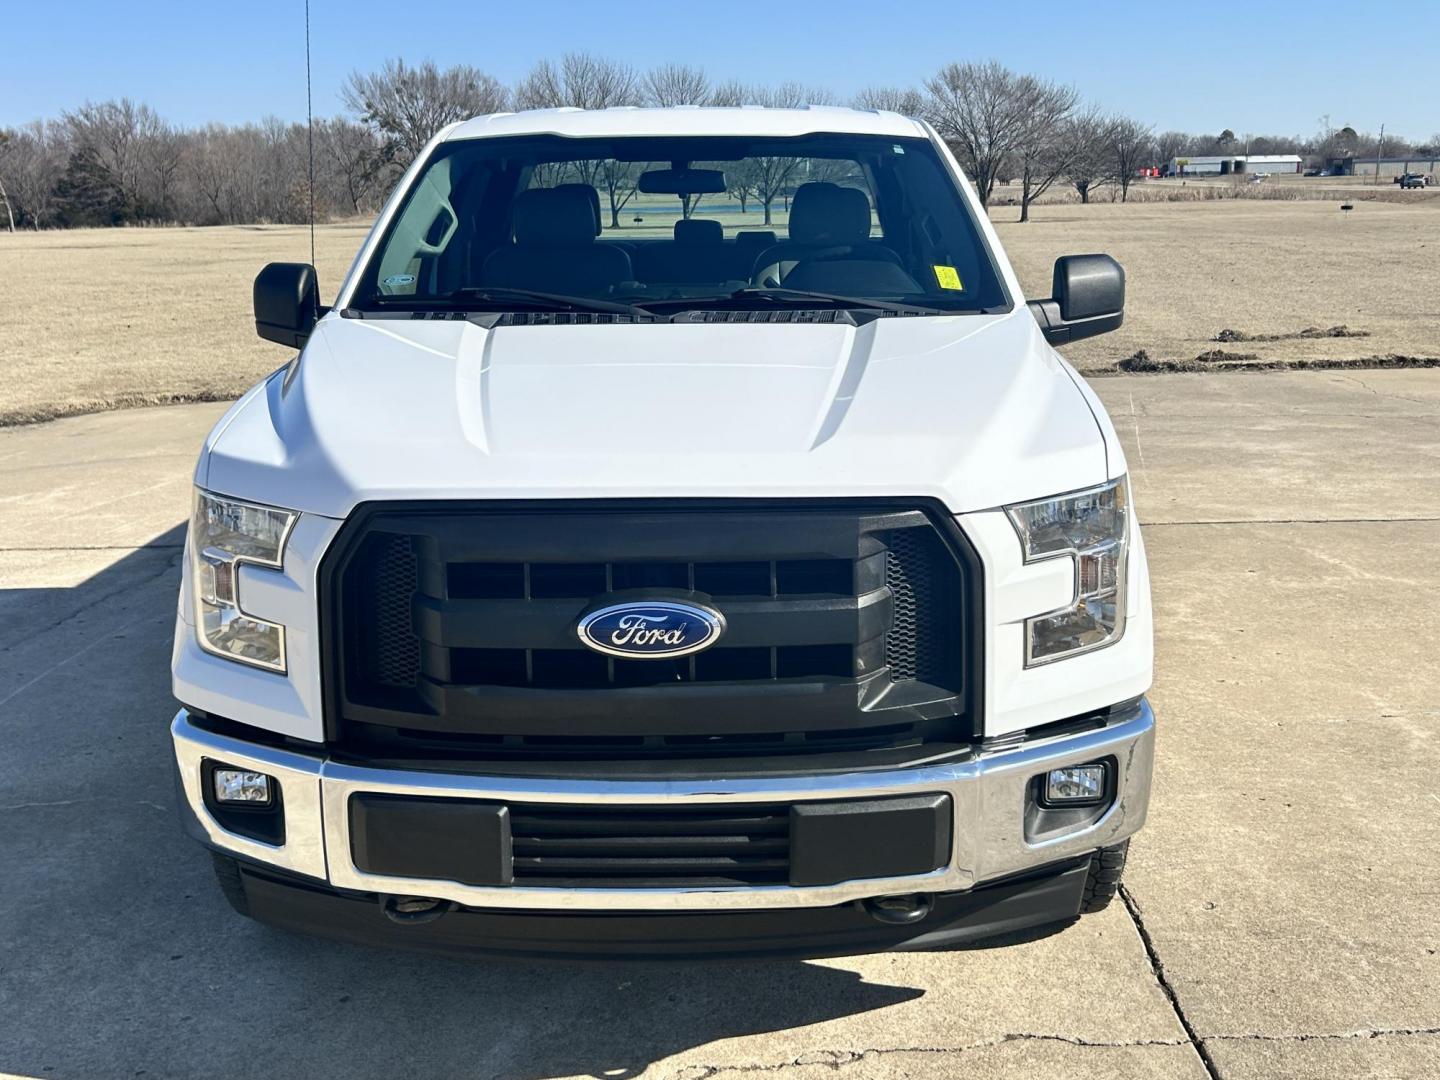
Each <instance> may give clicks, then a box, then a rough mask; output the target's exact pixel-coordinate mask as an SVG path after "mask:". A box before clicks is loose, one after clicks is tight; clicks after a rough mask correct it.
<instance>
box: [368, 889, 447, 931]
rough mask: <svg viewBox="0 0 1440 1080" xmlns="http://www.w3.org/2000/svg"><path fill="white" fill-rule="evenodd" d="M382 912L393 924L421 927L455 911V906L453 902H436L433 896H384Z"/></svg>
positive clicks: (381, 902)
mask: <svg viewBox="0 0 1440 1080" xmlns="http://www.w3.org/2000/svg"><path fill="white" fill-rule="evenodd" d="M380 910H381V911H383V912H385V917H386V918H387V919H389V920H390V921H391V922H393V923H399V924H400V925H401V926H421V925H423V924H425V923H429V922H434V921H435V920H436V919H438V918H440V916H442V915H447V914H449V913H450V912H452V911H454V910H455V904H454V902H453V901H451V900H436V899H435V898H434V897H432V896H382V897H380Z"/></svg>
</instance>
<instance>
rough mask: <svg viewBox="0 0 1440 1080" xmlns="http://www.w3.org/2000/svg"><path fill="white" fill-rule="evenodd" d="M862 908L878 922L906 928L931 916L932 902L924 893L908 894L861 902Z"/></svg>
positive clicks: (880, 897)
mask: <svg viewBox="0 0 1440 1080" xmlns="http://www.w3.org/2000/svg"><path fill="white" fill-rule="evenodd" d="M860 906H861V907H862V908H864V909H865V912H866V913H867V914H868V915H869V916H870V917H871V918H872V919H874V920H875V921H876V922H882V923H889V924H890V925H892V926H905V925H908V924H909V923H917V922H919V921H920V920H921V919H923V918H925V916H926V915H929V914H930V908H931V907H932V901H931V899H930V897H929V896H926V895H925V894H923V893H906V894H905V895H904V896H875V897H871V898H870V899H869V900H863V901H861V904H860Z"/></svg>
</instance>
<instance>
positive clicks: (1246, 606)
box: [0, 371, 1440, 1080]
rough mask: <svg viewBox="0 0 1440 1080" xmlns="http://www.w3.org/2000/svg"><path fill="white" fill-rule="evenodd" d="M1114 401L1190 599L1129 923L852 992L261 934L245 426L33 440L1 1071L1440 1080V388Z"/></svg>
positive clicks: (21, 461) (22, 469)
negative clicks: (218, 579)
mask: <svg viewBox="0 0 1440 1080" xmlns="http://www.w3.org/2000/svg"><path fill="white" fill-rule="evenodd" d="M1096 386H1097V388H1098V390H1099V392H1100V394H1101V396H1102V398H1104V399H1105V401H1106V404H1107V407H1109V409H1110V410H1111V413H1112V416H1113V417H1114V419H1115V423H1116V426H1117V429H1118V430H1119V431H1120V434H1121V436H1122V439H1123V440H1124V441H1125V443H1126V448H1127V454H1128V455H1129V458H1130V463H1131V470H1132V475H1133V477H1134V480H1135V486H1136V495H1137V499H1138V501H1139V506H1140V510H1141V513H1142V516H1143V518H1144V520H1145V522H1146V541H1147V544H1148V547H1149V552H1150V557H1151V562H1152V569H1153V574H1154V589H1155V596H1156V601H1157V625H1158V640H1157V646H1158V662H1159V673H1158V679H1157V686H1156V689H1155V694H1154V701H1155V704H1156V709H1157V713H1158V714H1159V716H1160V718H1161V723H1162V733H1161V739H1160V744H1159V756H1158V766H1157V768H1158V775H1157V788H1156V795H1155V800H1154V804H1153V808H1152V817H1151V823H1150V825H1149V826H1148V827H1147V829H1146V831H1145V832H1144V833H1143V834H1142V835H1141V837H1140V839H1139V840H1137V842H1136V844H1135V846H1134V850H1133V854H1132V862H1131V869H1130V872H1129V874H1128V876H1127V885H1128V891H1129V897H1128V900H1129V903H1128V905H1121V904H1116V905H1114V906H1112V907H1111V908H1110V909H1109V910H1108V911H1106V912H1104V913H1103V914H1101V915H1099V916H1095V917H1093V918H1088V919H1085V920H1083V921H1082V922H1080V923H1079V924H1078V925H1076V926H1074V927H1072V928H1070V929H1067V930H1065V931H1063V932H1062V933H1059V934H1056V935H1053V936H1050V937H1046V938H1043V939H1041V940H1038V941H1033V942H1029V943H1026V944H1021V945H1015V946H1011V947H1009V948H1005V949H992V950H978V951H970V952H960V953H948V954H929V955H923V954H922V955H878V956H871V957H861V958H855V959H847V960H840V961H825V962H815V963H767V964H753V963H747V964H709V965H686V964H674V965H651V964H644V965H590V966H569V965H520V964H485V963H475V962H462V961H444V960H435V959H431V958H425V957H413V956H409V955H406V954H394V953H388V952H380V951H372V950H366V949H361V948H358V947H350V946H343V945H336V944H332V943H329V942H322V941H313V940H310V939H305V938H299V937H293V936H289V935H285V934H281V933H278V932H275V931H270V930H267V929H264V928H261V927H259V926H256V925H254V924H250V923H247V922H245V921H244V920H240V919H238V918H236V917H235V916H233V915H232V914H231V913H230V911H229V909H228V908H227V907H226V906H225V905H224V902H223V901H222V900H221V899H220V898H219V896H218V893H217V892H216V890H215V889H214V887H213V884H212V882H211V880H210V876H209V868H208V865H207V861H206V859H205V857H204V855H203V853H202V852H200V851H199V850H198V849H196V848H194V847H193V845H191V844H190V843H189V842H188V841H186V840H185V839H184V838H183V837H182V836H181V835H180V833H179V831H178V829H177V828H176V826H175V824H174V821H173V797H172V795H171V792H170V789H169V782H168V776H167V772H166V770H167V767H168V766H167V758H166V755H167V754H168V746H167V738H166V732H165V725H166V722H167V720H168V718H169V716H170V714H171V712H172V711H173V704H172V702H171V701H170V698H169V689H168V678H167V670H166V668H167V663H168V654H169V643H170V634H171V620H172V618H173V605H174V600H175V586H176V582H177V580H178V573H179V567H178V561H179V545H180V543H181V540H182V538H183V524H182V522H183V519H184V516H185V513H186V509H187V504H188V498H189V487H190V469H191V466H192V464H193V458H194V454H195V451H196V449H197V448H198V446H199V443H200V440H201V438H202V437H203V435H204V433H205V431H206V430H207V429H208V428H209V426H210V424H211V423H212V422H213V420H214V418H215V417H216V416H218V414H219V412H220V411H222V409H221V407H219V406H186V407H175V408H169V409H153V410H140V411H135V412H125V413H115V414H108V415H102V416H95V417H84V418H77V419H73V420H64V421H59V422H56V423H53V424H49V425H43V426H40V427H34V428H21V429H10V430H4V431H0V868H3V871H0V872H3V874H4V885H5V887H4V888H3V889H0V1073H5V1072H8V1073H11V1074H16V1075H22V1076H35V1077H39V1076H45V1077H66V1078H72V1077H89V1076H120V1075H126V1076H132V1075H141V1074H143V1075H145V1076H148V1077H156V1076H191V1075H195V1074H198V1073H201V1072H225V1073H227V1074H230V1075H241V1076H248V1075H258V1074H264V1075H268V1076H272V1077H281V1078H283V1077H290V1076H298V1075H301V1074H308V1075H309V1076H312V1077H328V1076H337V1075H345V1076H357V1077H368V1076H425V1077H434V1076H445V1077H449V1076H457V1077H491V1076H493V1077H505V1078H535V1080H541V1078H550V1077H561V1076H571V1075H578V1076H617V1077H626V1076H638V1075H642V1074H643V1075H646V1076H656V1077H685V1078H694V1080H698V1078H701V1077H710V1076H724V1075H726V1074H727V1073H741V1072H746V1071H768V1070H776V1071H783V1072H784V1073H785V1074H787V1075H793V1076H795V1077H797V1078H808V1077H821V1076H829V1075H833V1074H834V1073H836V1072H839V1073H840V1074H841V1075H844V1076H853V1077H872V1076H873V1077H882V1076H884V1077H888V1076H945V1075H965V1076H977V1077H988V1076H1014V1077H1021V1076H1024V1077H1032V1076H1033V1077H1049V1076H1059V1077H1167V1078H1168V1077H1178V1078H1190V1077H1196V1078H1203V1077H1205V1076H1207V1075H1211V1076H1215V1075H1218V1076H1223V1077H1225V1078H1227V1080H1230V1078H1242V1077H1271V1076H1284V1077H1301V1076H1314V1077H1347V1078H1348V1077H1357V1076H1386V1077H1390V1076H1396V1077H1402V1076H1417V1077H1418V1076H1426V1075H1433V1074H1435V1073H1436V1072H1440V1004H1437V1001H1440V993H1437V991H1440V956H1437V950H1440V930H1437V929H1436V923H1437V916H1440V875H1437V872H1436V869H1435V867H1436V864H1437V859H1436V848H1437V843H1436V842H1437V840H1440V793H1437V791H1435V790H1433V789H1432V787H1431V786H1430V785H1429V773H1430V771H1431V770H1432V769H1433V767H1434V766H1435V765H1436V764H1437V763H1440V762H1437V753H1436V739H1435V735H1436V732H1437V729H1440V712H1437V709H1436V704H1435V699H1436V696H1437V690H1440V674H1437V669H1436V665H1435V662H1434V659H1433V642H1434V641H1435V640H1436V637H1437V631H1440V620H1437V615H1436V613H1435V607H1434V603H1433V597H1434V596H1435V593H1436V589H1437V586H1440V569H1437V567H1436V565H1435V562H1434V559H1433V557H1432V553H1433V552H1434V551H1435V550H1436V542H1437V540H1440V378H1437V376H1436V373H1434V372H1425V371H1418V372H1410V371H1395V372H1377V371H1370V372H1359V373H1356V375H1355V376H1351V375H1349V374H1348V373H1346V374H1337V373H1323V374H1322V373H1304V374H1259V375H1227V376H1219V377H1216V376H1163V377H1155V378H1123V379H1109V380H1099V381H1097V383H1096ZM252 1052H253V1053H254V1054H255V1055H256V1057H255V1058H254V1059H253V1060H252V1059H250V1058H248V1057H247V1056H246V1055H247V1054H248V1053H252Z"/></svg>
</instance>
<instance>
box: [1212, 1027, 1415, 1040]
mask: <svg viewBox="0 0 1440 1080" xmlns="http://www.w3.org/2000/svg"><path fill="white" fill-rule="evenodd" d="M1396 1035H1398V1036H1408V1035H1440V1027H1422V1028H1359V1029H1357V1030H1355V1031H1304V1032H1296V1033H1294V1034H1288V1035H1266V1034H1262V1033H1261V1032H1241V1033H1226V1034H1221V1035H1206V1036H1205V1038H1206V1039H1207V1040H1209V1041H1210V1042H1317V1041H1328V1040H1345V1039H1385V1038H1389V1037H1391V1036H1396Z"/></svg>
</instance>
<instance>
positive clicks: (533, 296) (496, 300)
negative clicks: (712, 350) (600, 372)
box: [374, 285, 655, 320]
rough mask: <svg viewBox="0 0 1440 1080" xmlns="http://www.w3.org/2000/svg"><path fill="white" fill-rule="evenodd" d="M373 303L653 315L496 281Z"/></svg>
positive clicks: (613, 303) (631, 307) (628, 306)
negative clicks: (519, 306) (470, 304)
mask: <svg viewBox="0 0 1440 1080" xmlns="http://www.w3.org/2000/svg"><path fill="white" fill-rule="evenodd" d="M374 300H375V303H377V304H400V303H406V304H417V303H418V304H454V303H457V302H465V301H478V302H480V303H485V304H505V303H507V302H513V303H516V304H523V305H525V306H526V307H538V308H542V309H544V310H546V311H584V312H590V313H602V314H613V315H629V316H631V317H632V318H635V319H642V318H643V319H647V320H648V319H653V318H655V316H654V315H652V314H651V313H650V312H648V311H646V310H644V309H643V308H640V307H637V306H635V305H634V304H622V303H620V302H618V301H615V300H600V299H597V298H595V297H591V296H570V295H567V294H565V293H552V292H542V291H540V290H538V289H511V288H506V287H501V286H497V285H482V286H476V287H474V288H467V289H456V290H455V291H454V292H448V293H442V294H441V295H439V296H377V297H375V298H374Z"/></svg>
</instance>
